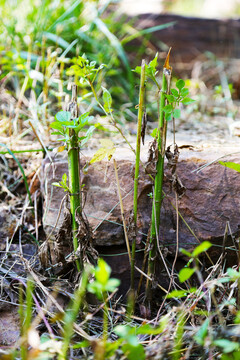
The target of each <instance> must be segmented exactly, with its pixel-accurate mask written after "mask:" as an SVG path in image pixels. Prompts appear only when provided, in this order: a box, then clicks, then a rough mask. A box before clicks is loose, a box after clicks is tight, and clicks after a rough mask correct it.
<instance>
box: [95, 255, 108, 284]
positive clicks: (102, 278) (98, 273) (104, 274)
mask: <svg viewBox="0 0 240 360" xmlns="http://www.w3.org/2000/svg"><path fill="white" fill-rule="evenodd" d="M110 274H111V268H110V266H109V265H108V264H107V263H106V261H104V260H103V259H101V258H100V259H99V260H98V265H97V267H96V269H95V271H94V275H95V278H96V281H97V282H99V284H102V285H106V284H107V282H108V280H109V277H110Z"/></svg>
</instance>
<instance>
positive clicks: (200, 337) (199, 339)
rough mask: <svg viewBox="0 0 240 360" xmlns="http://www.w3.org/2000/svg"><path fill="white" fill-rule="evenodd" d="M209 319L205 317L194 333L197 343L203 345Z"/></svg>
mask: <svg viewBox="0 0 240 360" xmlns="http://www.w3.org/2000/svg"><path fill="white" fill-rule="evenodd" d="M208 327H209V319H206V320H205V321H204V323H203V324H202V326H201V327H200V329H199V330H198V332H197V333H196V335H195V336H194V339H195V341H196V342H197V343H198V344H199V345H204V342H205V339H206V337H207V335H208Z"/></svg>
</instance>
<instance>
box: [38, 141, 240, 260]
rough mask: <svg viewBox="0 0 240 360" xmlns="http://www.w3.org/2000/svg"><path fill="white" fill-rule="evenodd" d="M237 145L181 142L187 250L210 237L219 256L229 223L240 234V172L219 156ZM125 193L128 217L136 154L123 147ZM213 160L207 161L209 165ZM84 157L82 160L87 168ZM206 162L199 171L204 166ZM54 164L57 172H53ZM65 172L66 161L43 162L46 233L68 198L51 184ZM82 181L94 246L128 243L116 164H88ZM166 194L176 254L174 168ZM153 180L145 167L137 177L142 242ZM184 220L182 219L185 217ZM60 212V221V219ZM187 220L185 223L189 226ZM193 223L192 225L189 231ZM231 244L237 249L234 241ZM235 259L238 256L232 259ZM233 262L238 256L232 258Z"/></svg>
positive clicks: (169, 241)
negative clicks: (199, 144)
mask: <svg viewBox="0 0 240 360" xmlns="http://www.w3.org/2000/svg"><path fill="white" fill-rule="evenodd" d="M235 150H236V145H234V144H233V145H229V144H225V145H217V144H213V145H208V146H205V147H204V146H202V147H201V146H200V147H196V146H189V145H183V146H182V148H181V146H180V158H179V163H178V166H177V173H178V175H179V177H180V179H181V181H182V183H183V185H184V186H185V187H186V191H185V193H184V195H183V196H182V197H181V198H180V199H179V202H178V207H179V212H180V218H179V239H178V240H179V248H181V247H183V248H185V249H187V250H189V251H191V250H193V248H194V247H195V246H196V245H198V244H199V243H200V242H202V241H204V240H209V241H211V242H212V243H213V244H214V246H213V247H212V251H211V254H212V256H213V257H214V258H215V256H219V254H220V253H221V251H222V243H223V235H224V232H225V227H226V224H227V223H229V225H230V229H231V232H232V235H233V236H238V233H239V225H240V219H239V208H240V196H239V177H240V174H239V173H237V172H236V171H233V170H231V169H228V168H226V167H224V166H222V165H220V164H219V163H218V162H217V161H215V162H213V161H214V160H216V159H218V158H219V157H220V156H224V155H226V154H229V153H230V154H231V153H234V151H235ZM146 153H147V147H145V148H144V150H143V154H142V160H143V161H146ZM115 158H116V159H117V166H118V174H119V180H120V185H121V193H122V197H123V199H124V200H123V202H124V211H125V218H126V220H127V222H128V223H129V218H130V215H131V211H132V206H133V205H132V204H133V166H134V163H133V159H134V156H132V154H131V153H130V152H127V153H124V151H123V150H122V149H119V151H118V152H117V153H116V155H115ZM224 161H236V162H237V161H238V158H236V155H235V157H234V155H229V156H227V157H225V158H224ZM208 163H209V164H208ZM84 164H85V161H84V162H83V163H81V167H83V166H84ZM206 164H208V166H205V167H203V168H202V169H201V171H196V170H197V169H199V168H200V167H201V166H203V165H206ZM53 169H54V176H53ZM65 172H66V173H67V162H66V161H62V160H61V161H57V162H55V163H54V165H51V164H50V163H49V162H48V161H45V163H44V165H43V179H42V185H43V186H42V187H43V188H44V199H45V200H44V216H43V225H44V229H45V231H46V233H47V235H49V234H50V232H51V231H52V230H53V228H54V225H55V222H56V220H57V217H58V213H59V210H60V208H61V201H62V199H63V197H64V192H63V190H62V189H60V188H58V187H55V186H52V185H51V183H52V182H53V181H59V180H60V179H61V177H62V175H63V173H65ZM82 183H83V184H85V186H84V212H85V214H86V215H87V217H88V220H89V222H90V225H91V227H92V229H93V234H94V239H93V240H94V245H95V246H97V247H99V246H100V247H109V246H116V245H121V246H122V245H124V243H125V239H124V234H123V227H122V219H121V213H120V207H119V204H118V192H117V187H116V180H115V174H114V168H113V164H112V163H111V162H109V163H107V162H105V161H101V162H100V163H96V164H93V165H91V166H90V167H89V170H88V173H87V174H85V175H84V174H82ZM164 191H165V198H164V200H163V206H162V211H161V227H160V242H161V244H162V245H163V246H164V247H165V248H166V249H167V252H168V254H169V256H174V254H175V249H176V210H175V209H174V207H173V205H174V206H175V193H174V192H173V191H172V189H171V173H170V170H169V169H168V168H167V165H166V171H165V183H164ZM150 192H152V181H151V179H150V178H149V176H148V175H147V174H145V173H144V171H143V169H142V170H141V174H140V181H139V218H138V227H139V234H138V239H137V240H138V247H143V242H145V241H146V236H147V233H148V229H149V225H150V217H151V199H150V197H149V193H150ZM183 219H184V221H183ZM61 221H62V215H61V212H60V218H59V221H58V226H57V227H59V225H60V224H61ZM186 224H187V225H186ZM189 228H190V230H189ZM229 241H230V244H231V246H232V249H233V252H232V255H233V254H235V249H234V246H233V243H232V240H231V239H230V237H229ZM234 259H236V258H234ZM234 261H235V260H234Z"/></svg>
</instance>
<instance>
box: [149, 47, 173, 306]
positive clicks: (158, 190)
mask: <svg viewBox="0 0 240 360" xmlns="http://www.w3.org/2000/svg"><path fill="white" fill-rule="evenodd" d="M170 51H171V49H170V50H169V52H168V55H167V57H166V61H165V64H164V66H163V76H162V89H161V91H160V101H159V120H158V130H157V153H158V160H157V164H156V171H157V173H156V177H155V181H154V195H153V206H152V222H151V230H150V251H149V262H148V275H149V276H151V277H152V276H154V274H155V258H156V252H157V238H158V229H159V226H160V211H161V204H162V186H163V177H164V157H165V145H166V134H167V122H166V118H165V112H164V108H165V105H166V95H168V94H169V91H170V82H171V76H172V67H171V66H170V65H169V57H170ZM151 286H152V284H151V283H150V282H149V281H148V282H147V299H148V301H149V300H150V298H151Z"/></svg>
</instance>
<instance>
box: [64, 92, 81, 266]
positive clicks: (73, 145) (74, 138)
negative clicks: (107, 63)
mask: <svg viewBox="0 0 240 360" xmlns="http://www.w3.org/2000/svg"><path fill="white" fill-rule="evenodd" d="M67 109H68V111H70V112H71V119H72V120H73V119H76V118H78V105H77V86H76V85H73V86H72V100H71V101H70V103H69V104H68V108H67ZM69 139H70V140H69V142H68V175H69V176H68V177H69V180H68V181H69V190H70V194H69V195H70V210H71V214H72V235H73V249H74V252H75V253H76V251H77V248H78V238H77V231H78V223H77V221H76V213H77V212H78V213H81V211H82V207H81V204H82V201H81V188H80V185H81V184H80V165H79V161H80V156H79V144H78V135H77V134H76V132H75V131H74V129H69ZM80 257H81V254H80ZM76 266H77V269H78V271H80V270H82V269H83V261H82V259H81V258H80V261H79V260H76Z"/></svg>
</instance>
